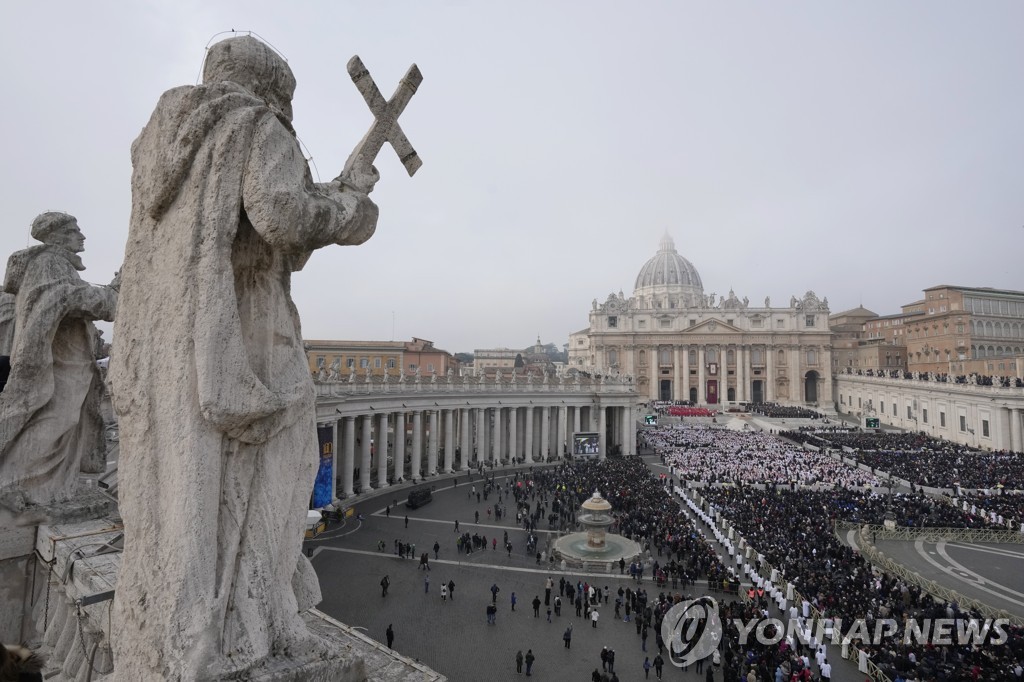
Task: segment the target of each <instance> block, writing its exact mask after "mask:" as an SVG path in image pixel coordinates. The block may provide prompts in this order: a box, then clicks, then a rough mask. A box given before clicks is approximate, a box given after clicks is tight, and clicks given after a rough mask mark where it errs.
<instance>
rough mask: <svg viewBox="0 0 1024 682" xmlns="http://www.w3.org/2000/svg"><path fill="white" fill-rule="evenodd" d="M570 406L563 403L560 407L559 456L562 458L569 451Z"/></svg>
mask: <svg viewBox="0 0 1024 682" xmlns="http://www.w3.org/2000/svg"><path fill="white" fill-rule="evenodd" d="M568 431H569V406H568V405H562V406H561V407H559V408H558V458H559V459H561V458H562V457H564V456H565V455H566V453H567V452H569V434H568Z"/></svg>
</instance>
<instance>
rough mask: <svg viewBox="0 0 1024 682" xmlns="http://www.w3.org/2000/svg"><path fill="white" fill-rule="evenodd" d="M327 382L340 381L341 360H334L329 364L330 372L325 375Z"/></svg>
mask: <svg viewBox="0 0 1024 682" xmlns="http://www.w3.org/2000/svg"><path fill="white" fill-rule="evenodd" d="M327 380H328V381H340V380H341V358H334V362H332V363H331V371H330V373H329V374H328V375H327Z"/></svg>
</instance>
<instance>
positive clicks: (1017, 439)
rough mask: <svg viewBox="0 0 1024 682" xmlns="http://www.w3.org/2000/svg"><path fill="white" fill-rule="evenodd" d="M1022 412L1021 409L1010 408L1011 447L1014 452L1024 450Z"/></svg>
mask: <svg viewBox="0 0 1024 682" xmlns="http://www.w3.org/2000/svg"><path fill="white" fill-rule="evenodd" d="M1021 413H1022V411H1021V410H1019V409H1011V410H1010V449H1011V450H1012V451H1014V452H1022V451H1024V442H1021V441H1022V438H1021V423H1020V417H1021Z"/></svg>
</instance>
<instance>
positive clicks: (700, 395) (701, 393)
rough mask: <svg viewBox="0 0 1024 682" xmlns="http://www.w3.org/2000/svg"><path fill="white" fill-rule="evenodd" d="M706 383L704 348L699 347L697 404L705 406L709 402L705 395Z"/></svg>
mask: <svg viewBox="0 0 1024 682" xmlns="http://www.w3.org/2000/svg"><path fill="white" fill-rule="evenodd" d="M704 384H705V381H704V346H698V347H697V404H698V405H703V404H704V403H705V402H707V396H706V395H705V386H704Z"/></svg>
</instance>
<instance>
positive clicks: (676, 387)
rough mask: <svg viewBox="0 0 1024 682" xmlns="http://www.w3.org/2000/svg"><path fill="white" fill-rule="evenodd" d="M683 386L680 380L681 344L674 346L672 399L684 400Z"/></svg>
mask: <svg viewBox="0 0 1024 682" xmlns="http://www.w3.org/2000/svg"><path fill="white" fill-rule="evenodd" d="M681 395H682V386H680V382H679V346H673V347H672V399H673V400H682V398H680V397H679V396H681Z"/></svg>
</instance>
